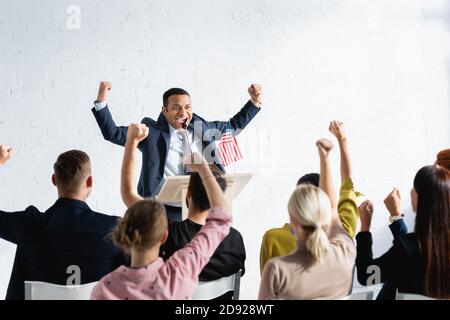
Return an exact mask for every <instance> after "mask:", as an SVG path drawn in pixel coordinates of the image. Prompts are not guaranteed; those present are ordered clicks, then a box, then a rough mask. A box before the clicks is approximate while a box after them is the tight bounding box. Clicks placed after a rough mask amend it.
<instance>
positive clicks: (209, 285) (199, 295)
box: [192, 270, 241, 300]
mask: <svg viewBox="0 0 450 320" xmlns="http://www.w3.org/2000/svg"><path fill="white" fill-rule="evenodd" d="M240 283H241V270H239V271H238V272H237V273H235V274H232V275H231V276H228V277H223V278H220V279H217V280H213V281H200V282H199V283H198V286H197V289H196V290H195V292H194V295H193V296H192V299H193V300H211V299H214V298H217V297H220V296H221V295H223V294H225V293H227V292H229V291H233V300H239V290H240Z"/></svg>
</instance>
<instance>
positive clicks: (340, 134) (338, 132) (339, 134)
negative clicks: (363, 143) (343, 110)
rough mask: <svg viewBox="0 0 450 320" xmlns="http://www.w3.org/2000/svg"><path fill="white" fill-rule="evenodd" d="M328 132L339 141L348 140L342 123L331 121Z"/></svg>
mask: <svg viewBox="0 0 450 320" xmlns="http://www.w3.org/2000/svg"><path fill="white" fill-rule="evenodd" d="M328 130H330V132H331V133H332V134H333V135H334V136H335V137H336V139H338V141H341V140H344V139H345V138H346V135H345V130H344V123H343V122H341V121H337V120H334V121H331V122H330V126H329V127H328Z"/></svg>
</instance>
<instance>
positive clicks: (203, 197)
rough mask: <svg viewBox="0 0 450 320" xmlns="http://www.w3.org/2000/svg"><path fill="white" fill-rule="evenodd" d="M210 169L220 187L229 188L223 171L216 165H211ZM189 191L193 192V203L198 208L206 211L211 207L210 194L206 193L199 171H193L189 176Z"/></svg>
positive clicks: (224, 189)
mask: <svg viewBox="0 0 450 320" xmlns="http://www.w3.org/2000/svg"><path fill="white" fill-rule="evenodd" d="M210 169H211V172H212V174H213V175H214V177H215V178H216V181H217V183H218V184H219V186H220V189H222V191H223V192H225V191H226V189H227V182H226V180H225V178H224V177H223V176H222V173H221V172H220V170H219V169H218V168H217V167H216V166H215V165H211V166H210ZM188 193H190V194H191V197H192V203H193V205H194V207H195V209H196V210H198V211H206V210H209V209H210V208H211V205H210V203H209V199H208V195H207V194H206V190H205V186H204V185H203V182H202V179H201V178H200V175H199V174H198V173H197V172H193V173H192V174H191V176H190V178H189V186H188Z"/></svg>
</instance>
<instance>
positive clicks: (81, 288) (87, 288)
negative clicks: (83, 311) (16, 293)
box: [25, 281, 98, 300]
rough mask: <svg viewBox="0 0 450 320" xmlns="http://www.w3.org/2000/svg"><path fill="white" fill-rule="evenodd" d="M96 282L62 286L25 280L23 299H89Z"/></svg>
mask: <svg viewBox="0 0 450 320" xmlns="http://www.w3.org/2000/svg"><path fill="white" fill-rule="evenodd" d="M97 283H98V282H91V283H87V284H82V285H74V286H63V285H59V284H53V283H48V282H40V281H25V300H89V299H90V298H91V292H92V289H94V286H95V285H96V284H97Z"/></svg>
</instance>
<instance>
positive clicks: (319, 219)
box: [259, 121, 358, 299]
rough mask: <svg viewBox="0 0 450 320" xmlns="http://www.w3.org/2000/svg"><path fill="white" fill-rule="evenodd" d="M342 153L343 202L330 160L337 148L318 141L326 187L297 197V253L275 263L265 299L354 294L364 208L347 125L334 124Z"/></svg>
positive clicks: (264, 282)
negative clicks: (356, 239)
mask: <svg viewBox="0 0 450 320" xmlns="http://www.w3.org/2000/svg"><path fill="white" fill-rule="evenodd" d="M330 131H331V132H332V133H333V134H334V135H335V136H336V138H337V139H338V142H339V147H340V151H341V180H342V181H341V182H342V187H341V191H340V199H341V202H342V206H341V208H340V210H339V212H338V201H337V199H336V198H337V197H336V194H335V189H334V185H333V182H332V177H331V172H330V164H329V159H328V155H329V152H330V151H331V149H332V147H333V145H332V143H331V142H330V141H328V140H326V139H321V140H319V141H317V143H316V144H317V147H318V150H319V155H320V188H317V187H315V186H312V185H302V186H299V187H297V189H296V190H295V191H294V193H293V194H292V196H291V198H290V200H289V203H288V210H289V216H290V220H291V225H292V226H293V230H294V232H295V234H296V239H297V249H296V250H295V251H294V252H293V253H292V254H290V255H287V256H284V257H277V258H273V259H271V260H269V261H268V262H267V263H266V265H265V267H264V271H263V274H262V279H261V287H260V291H259V298H260V299H335V298H339V297H343V296H345V295H347V294H348V292H349V290H350V287H351V284H352V271H353V265H354V262H355V257H356V248H355V244H354V242H353V239H352V236H353V235H354V233H355V229H356V223H357V217H358V213H357V211H358V209H357V205H356V194H355V192H354V190H353V182H352V180H351V166H350V157H349V152H348V145H347V139H346V137H345V133H344V129H343V124H342V123H341V122H338V121H333V122H331V123H330Z"/></svg>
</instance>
